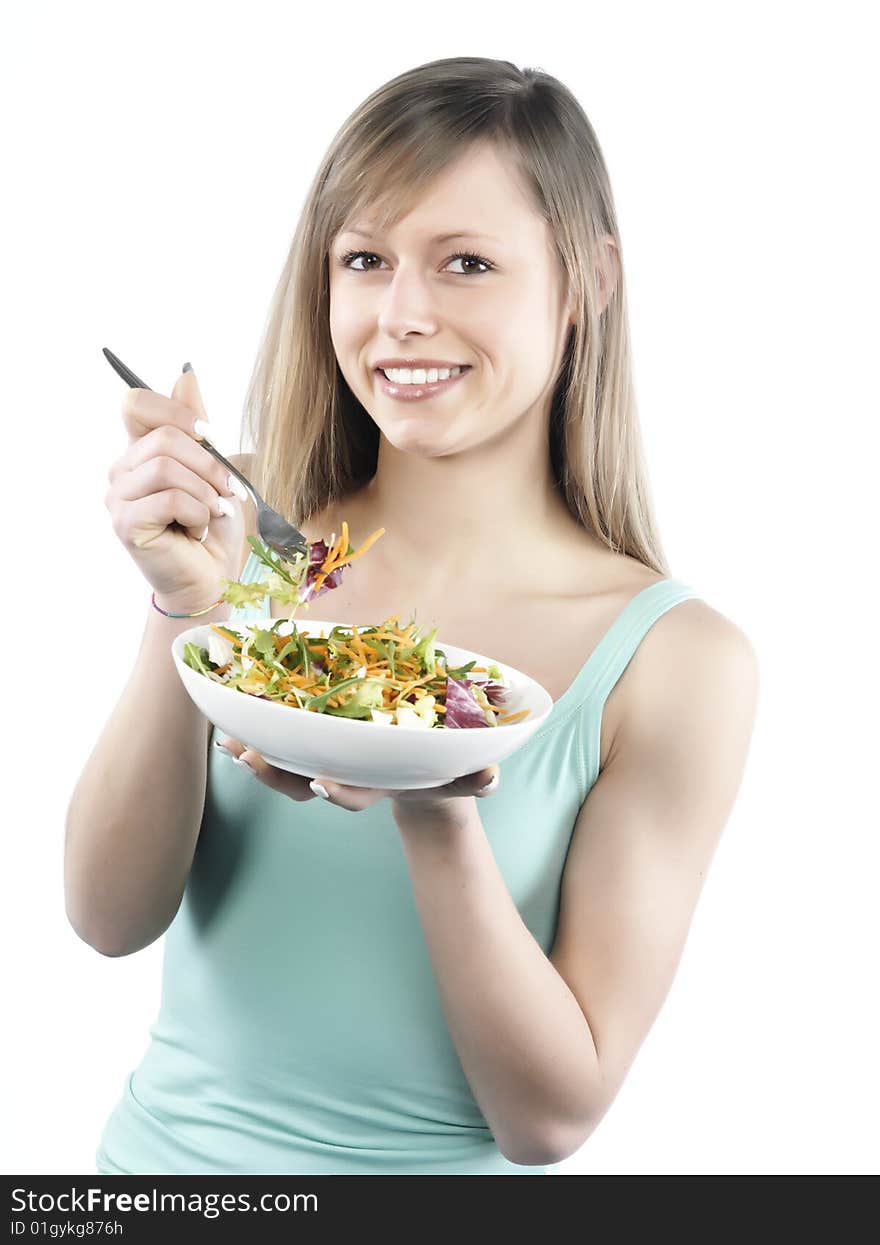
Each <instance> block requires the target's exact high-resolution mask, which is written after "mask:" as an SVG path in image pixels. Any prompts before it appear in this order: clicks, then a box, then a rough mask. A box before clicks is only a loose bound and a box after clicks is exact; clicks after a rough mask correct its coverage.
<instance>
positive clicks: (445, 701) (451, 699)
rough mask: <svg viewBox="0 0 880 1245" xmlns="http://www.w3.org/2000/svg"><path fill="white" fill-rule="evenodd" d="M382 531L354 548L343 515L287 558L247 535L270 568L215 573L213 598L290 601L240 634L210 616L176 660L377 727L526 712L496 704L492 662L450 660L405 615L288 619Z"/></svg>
mask: <svg viewBox="0 0 880 1245" xmlns="http://www.w3.org/2000/svg"><path fill="white" fill-rule="evenodd" d="M384 531H385V529H384V528H379V529H377V531H375V532H373V534H372V535H371V536H370V537H369V538H368V539H367V540H366V541H365V542H364V543H363V544H362V545H361V546H360V548H359V549H357V550H354V549H352V547H351V545H350V544H349V540H348V524H347V523H343V524H342V533H341V535H340V537H339V540H338V541H337V540H335V539H334V538H333V537H331V543H330V544H329V545H327V544H326V542H325V541H323V540H319V541H313V542H312V543H311V544H310V546H309V552H308V554H301V555H299V556H298V557H297V558H296V559H295V560H294V561H292V562H288V561H286V560H285V559H283V558H281V557H280V556H279V555H278V554H276V553H275V552H274V551H273V550H271V549H269V547H268V546H267V545H265V544H264V543H263V542H262V541H261V540H260V539H259V538H258V537H256V536H248V542H249V544H250V546H251V548H252V549H253V551H254V553H255V554H256V556H257V557H258V558H259V559H260V561H261V562H263V563H264V564H265V565H267V566H268V567H269V570H270V574H269V575H268V576H267V577H266V579H265V580H263V581H262V582H260V583H256V584H242V583H238V582H236V581H233V580H224V581H223V582H224V585H225V586H224V590H223V592H222V600H224V601H228V602H229V603H230V604H231V605H233V606H234V607H241V606H243V605H251V604H258V603H259V602H260V601H262V600H264V599H265V598H266V597H267V596H268V597H270V598H272V599H274V600H278V601H281V602H282V603H284V604H289V605H290V606H291V611H290V615H289V617H287V618H278V619H273V620H272V625H270V626H261V625H259V624H257V623H253V624H245V625H244V628H243V631H242V632H241V633H239V631H236V630H233V629H232V628H231V627H227V626H224V625H223V624H222V623H212V624H211V633H212V634H211V635H210V637H209V639H208V645H207V647H202V646H200V645H198V644H193V643H188V644H186V645H185V646H184V657H183V660H184V662H185V663H186V665H188V666H190V667H191V668H192V669H193V670H197V671H198V672H199V673H200V674H203V675H204V676H205V677H206V678H209V679H212V680H214V681H215V682H217V683H222V684H223V685H224V686H226V687H229V688H234V689H236V690H237V691H240V692H244V693H246V694H247V695H250V696H257V697H259V698H261V699H263V700H274V701H276V702H277V703H279V704H285V705H290V706H291V708H294V709H305V710H307V711H309V712H312V713H325V714H329V715H331V716H333V717H342V718H360V719H363V720H364V721H368V722H375V723H379V724H382V725H386V726H404V727H411V728H415V729H422V730H430V729H444V728H458V729H461V728H473V727H485V726H501V725H507V724H508V723H510V722H515V721H519V720H520V719H521V718H524V717H526V716H527V715H528V713H529V710H528V709H523V710H521V711H520V712H519V713H505V712H504V705H505V701H506V698H507V694H508V687H509V684H508V681H507V680H506V678H505V676H504V675H503V673H502V671H501V670H500V669H499V668H498V666H496V665H494V664H493V665H489V666H488V667H486V666H480V665H477V664H476V662H475V661H469V662H467V663H466V664H464V665H462V666H457V667H454V668H450V667H449V665H448V662H447V660H446V654H445V653H444V652H443V650H442V649H440V648H437V647H436V646H435V644H434V639H435V637H436V635H437V631H438V628H436V627H435V628H434V629H433V630H432V631H430V632H428V633H427V634H425V635H422V634H421V629H420V628H418V627H417V626H416V624H415V621H414V620H413V619H410V621H409V622H408V623H406V624H405V625H404V624H401V622H400V619H399V615H397V614H395V615H393V616H392V617H391V618H387V619H385V621H384V622H382V623H379V624H378V625H377V626H373V627H359V626H346V625H343V624H338V625H336V626H334V627H332V628H331V630H330V634H329V635H327V636H323V635H312V634H310V633H309V629H308V628H306V627H298V626H297V624H296V622H295V621H294V615H295V614H296V611H297V609H298V608H299V606H301V605H305V606H306V608H308V605H309V603H310V602H311V601H313V600H314V599H315V598H316V597H319V596H321V595H322V594H323V593H325V592H328V591H330V590H332V589H333V588H338V587H339V584H340V582H341V579H342V572H343V571H344V570H345V568H346V567H347V566H349V564H350V563H351V562H353V561H354V560H355V558H359V557H360V556H361V555H362V554H363V553H365V552H366V551H367V549H369V547H370V546H371V545H372V544H373V543H374V542H375V541H376V540H378V539H379V537H380V536H382V535H383V534H384Z"/></svg>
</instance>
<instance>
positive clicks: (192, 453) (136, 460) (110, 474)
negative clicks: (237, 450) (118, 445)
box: [107, 424, 237, 497]
mask: <svg viewBox="0 0 880 1245" xmlns="http://www.w3.org/2000/svg"><path fill="white" fill-rule="evenodd" d="M163 458H164V459H173V460H174V461H175V462H177V463H179V464H180V465H181V466H183V467H187V468H189V470H190V471H191V472H192V473H193V474H194V475H197V476H199V478H200V479H202V480H204V482H205V484H207V485H210V486H211V487H212V488H213V489H214V490H215V492H217V493H219V494H220V495H221V496H224V497H234V496H236V494H237V490H236V488H235V487H234V486H232V485H230V481H229V472H228V471H227V470H226V468H225V467H224V466H222V465H221V464H220V463H218V462H217V459H216V458H214V456H213V454H209V453H208V451H207V450H206V449H203V448H202V446H201V445H199V443H198V441H194V440H193V438H192V437H191V436H190V435H189V434H188V433H186V432H183V431H182V429H180V428H175V427H172V426H171V425H170V424H163V425H162V427H161V428H154V429H153V430H152V431H151V432H148V433H147V434H146V435H145V436H143V437H139V438H138V440H137V441H135V442H133V443H132V444H131V445H130V446H129V447H128V449H127V450H126V451H125V453H124V454H121V455H120V456H119V458H117V459H116V461H115V462H113V463H111V465H110V468H109V470H108V471H107V480H108V482H109V483H110V484H111V485H112V484H113V483H114V481H115V480H116V479H117V478H118V477H119V476H120V475H124V474H125V473H126V472H128V471H134V469H135V468H136V467H140V466H141V464H143V463H146V462H150V461H155V460H157V459H163Z"/></svg>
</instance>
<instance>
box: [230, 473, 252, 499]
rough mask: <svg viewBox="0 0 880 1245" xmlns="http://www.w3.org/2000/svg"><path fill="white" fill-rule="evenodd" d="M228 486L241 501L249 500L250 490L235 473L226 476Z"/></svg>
mask: <svg viewBox="0 0 880 1245" xmlns="http://www.w3.org/2000/svg"><path fill="white" fill-rule="evenodd" d="M226 487H227V488H228V489H229V492H230V493H233V494H234V495H235V496H236V497H237V498H238V499H239V501H247V499H248V491H247V489H246V488H245V486H244V485H243V484H242V482H241V480H237V479H236V478H235V476H233V475H228V476H227V477H226Z"/></svg>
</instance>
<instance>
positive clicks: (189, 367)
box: [183, 363, 193, 372]
mask: <svg viewBox="0 0 880 1245" xmlns="http://www.w3.org/2000/svg"><path fill="white" fill-rule="evenodd" d="M183 370H184V371H185V372H191V371H192V370H193V365H192V364H191V363H184V365H183Z"/></svg>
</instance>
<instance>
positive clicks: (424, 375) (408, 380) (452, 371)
mask: <svg viewBox="0 0 880 1245" xmlns="http://www.w3.org/2000/svg"><path fill="white" fill-rule="evenodd" d="M381 370H382V372H383V373H384V374H385V376H386V377H387V379H388V380H390V381H393V382H394V384H395V385H425V384H431V383H432V382H433V381H435V380H448V379H449V378H450V377H452V376H458V375H459V373H460V372H462V371H463V370H464V369H463V368H460V367H451V368H450V367H441V368H436V367H432V368H428V369H425V368H409V367H383V368H382V369H381Z"/></svg>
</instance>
